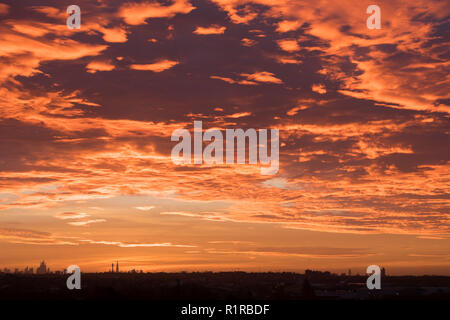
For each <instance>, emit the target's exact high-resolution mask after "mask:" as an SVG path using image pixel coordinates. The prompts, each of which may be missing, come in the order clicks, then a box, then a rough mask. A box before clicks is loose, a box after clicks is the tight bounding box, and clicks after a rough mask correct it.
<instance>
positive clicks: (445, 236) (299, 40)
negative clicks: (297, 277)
mask: <svg viewBox="0 0 450 320" xmlns="http://www.w3.org/2000/svg"><path fill="white" fill-rule="evenodd" d="M0 2H1V3H0V268H3V267H9V268H24V267H25V266H34V267H36V266H37V265H38V264H39V262H40V261H41V260H43V259H44V260H45V261H46V262H47V264H48V266H49V267H50V268H51V269H52V270H62V269H64V268H66V267H67V266H69V265H73V264H75V265H79V266H80V267H81V270H82V272H83V271H85V272H102V271H107V270H109V269H110V267H111V263H113V262H115V261H117V260H118V261H119V264H120V267H121V269H122V270H130V269H137V270H141V269H142V270H144V271H181V270H187V271H206V270H212V271H234V270H241V271H296V272H303V271H304V270H305V269H316V270H330V271H333V272H339V273H340V272H347V270H348V269H352V271H353V273H357V272H359V273H361V274H364V273H365V269H366V268H367V266H369V265H372V264H375V265H379V266H383V267H385V268H386V270H387V273H388V274H446V275H450V233H449V231H450V224H449V213H450V200H449V199H450V196H449V191H450V170H449V169H450V164H449V160H450V148H449V146H450V138H449V137H450V117H449V115H450V93H449V92H450V91H449V83H450V79H449V74H450V72H449V69H450V63H449V40H450V34H449V30H450V28H449V23H450V20H449V10H448V7H449V2H448V1H434V0H418V1H409V0H408V1H407V0H389V1H386V0H377V1H365V0H362V1H356V0H355V1H353V0H352V1H350V0H341V1H325V0H318V1H303V0H291V1H280V0H200V1H197V0H167V1H130V2H128V1H113V0H97V1H94V0H89V1H87V0H77V1H72V0H70V1H65V0H58V1H56V0H47V1H40V0H34V1H31V0H30V1H28V0H14V1H5V0H3V1H0ZM72 4H76V5H78V6H79V7H80V8H81V28H80V29H69V28H68V27H67V25H66V19H67V18H68V16H69V15H68V14H67V12H66V9H67V7H68V6H69V5H72ZM372 4H377V5H378V6H379V7H380V10H381V28H380V29H369V28H368V27H367V24H366V20H367V19H368V17H369V16H370V14H367V13H366V9H367V7H368V6H369V5H372ZM200 120H201V121H202V123H203V129H204V130H205V129H208V128H217V129H219V130H225V129H230V128H231V129H236V128H243V129H247V128H255V129H278V130H279V133H280V138H279V148H280V149H279V150H280V151H279V170H278V172H277V173H276V174H273V175H262V174H261V172H260V167H261V164H260V163H258V164H248V163H245V164H182V165H176V164H174V163H173V162H172V159H171V150H172V148H173V147H174V146H175V145H176V142H173V141H171V135H172V132H173V131H174V130H177V129H183V128H185V129H188V130H190V131H192V129H193V123H194V121H200Z"/></svg>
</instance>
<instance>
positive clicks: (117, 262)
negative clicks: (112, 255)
mask: <svg viewBox="0 0 450 320" xmlns="http://www.w3.org/2000/svg"><path fill="white" fill-rule="evenodd" d="M116 272H117V273H119V261H116Z"/></svg>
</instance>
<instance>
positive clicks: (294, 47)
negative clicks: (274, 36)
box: [278, 39, 300, 52]
mask: <svg viewBox="0 0 450 320" xmlns="http://www.w3.org/2000/svg"><path fill="white" fill-rule="evenodd" d="M278 45H279V46H280V48H281V49H283V50H284V51H287V52H294V51H299V50H300V46H299V45H298V43H297V40H295V39H282V40H278Z"/></svg>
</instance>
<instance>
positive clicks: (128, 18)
mask: <svg viewBox="0 0 450 320" xmlns="http://www.w3.org/2000/svg"><path fill="white" fill-rule="evenodd" d="M194 9H195V7H194V6H192V5H191V3H190V2H189V0H173V1H172V4H170V5H162V4H160V3H158V2H141V3H126V4H124V5H122V7H120V9H119V12H118V15H119V17H121V18H123V19H124V21H125V22H126V23H128V24H130V25H139V24H144V23H145V20H146V19H148V18H172V17H174V16H175V15H177V14H187V13H189V12H191V11H192V10H194Z"/></svg>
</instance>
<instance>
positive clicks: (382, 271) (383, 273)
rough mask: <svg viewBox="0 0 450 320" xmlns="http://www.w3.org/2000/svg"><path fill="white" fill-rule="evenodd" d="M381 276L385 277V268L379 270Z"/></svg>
mask: <svg viewBox="0 0 450 320" xmlns="http://www.w3.org/2000/svg"><path fill="white" fill-rule="evenodd" d="M381 276H382V277H385V276H386V269H385V268H381Z"/></svg>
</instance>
